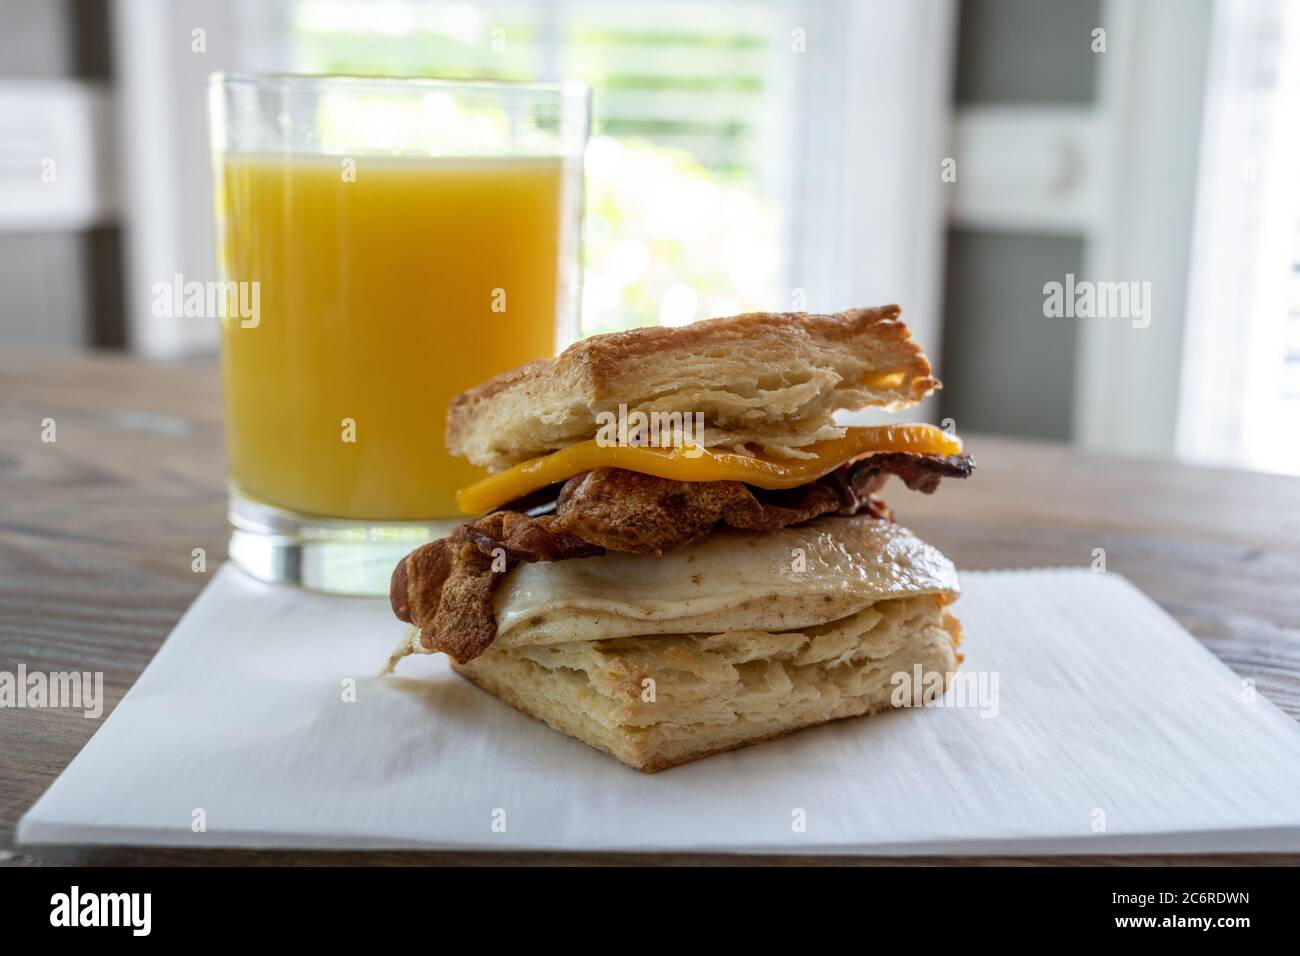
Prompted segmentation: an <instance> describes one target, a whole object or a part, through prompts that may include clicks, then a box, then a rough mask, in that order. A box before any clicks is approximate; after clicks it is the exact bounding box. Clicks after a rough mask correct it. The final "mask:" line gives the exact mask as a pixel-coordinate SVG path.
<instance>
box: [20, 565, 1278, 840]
mask: <svg viewBox="0 0 1300 956" xmlns="http://www.w3.org/2000/svg"><path fill="white" fill-rule="evenodd" d="M962 583H963V586H964V594H963V596H962V598H961V600H960V601H959V602H958V604H957V605H956V608H955V609H956V611H957V612H958V614H959V616H960V617H961V618H962V620H963V622H964V624H965V629H966V642H965V645H964V650H965V652H966V654H967V659H966V663H965V666H964V670H965V671H967V672H971V673H973V674H975V675H976V676H977V678H978V676H979V675H983V679H984V680H985V685H984V687H985V690H986V691H989V690H990V689H991V687H992V683H991V681H992V679H993V677H994V675H996V680H997V698H996V715H995V716H993V715H991V713H992V711H993V707H992V706H990V704H991V703H992V698H991V697H989V698H986V699H985V701H984V706H983V707H981V706H966V707H956V706H949V707H941V708H926V709H923V710H910V711H897V712H892V713H888V714H884V715H880V716H877V717H872V718H869V719H865V720H848V721H840V722H838V723H835V724H831V725H828V726H824V727H820V728H816V729H813V730H808V731H803V732H801V733H798V734H795V735H793V736H791V737H788V738H785V739H784V740H780V741H777V742H773V743H767V744H762V745H759V746H756V747H751V748H748V749H745V750H741V751H736V752H734V753H730V754H723V755H719V756H715V757H710V758H708V759H706V760H703V761H699V762H697V763H693V764H688V765H685V766H682V767H678V768H676V769H673V770H668V771H664V772H662V773H660V774H656V775H651V776H647V775H643V774H640V773H638V772H636V771H633V770H629V769H627V768H625V767H623V766H622V765H621V764H618V763H616V762H615V761H614V760H613V759H612V758H610V757H607V756H605V755H604V754H602V753H599V752H597V751H594V750H591V749H589V748H587V747H585V746H584V745H582V744H580V743H577V742H576V741H574V740H571V739H569V738H567V737H564V736H562V735H560V734H558V733H556V732H554V731H552V730H550V729H549V728H547V727H546V726H544V725H542V724H540V723H536V722H534V721H531V720H529V719H527V718H525V717H523V716H521V715H519V714H517V713H516V712H515V711H513V710H511V709H510V708H509V707H507V706H506V705H505V704H503V703H501V702H500V701H498V700H497V699H495V698H494V697H491V696H489V695H488V694H485V693H483V692H482V691H479V690H477V689H476V688H474V687H473V686H471V685H470V684H468V683H467V682H465V681H463V680H461V679H460V678H459V677H457V676H456V675H455V674H453V673H451V672H450V670H449V669H448V668H447V665H446V661H445V659H444V658H442V657H441V655H439V656H436V657H421V658H415V659H408V660H406V661H403V662H402V665H401V668H400V672H399V675H398V676H397V677H395V678H383V679H381V678H378V677H376V676H375V674H376V672H377V671H378V670H379V668H380V667H381V666H382V664H383V663H384V660H385V659H386V657H387V655H388V653H389V651H390V650H391V649H392V647H393V645H394V644H395V643H396V642H397V640H398V639H399V637H400V636H401V634H402V632H403V629H404V625H402V624H401V623H400V622H398V621H396V620H395V619H394V618H393V617H392V615H391V612H390V611H389V609H388V606H387V602H385V601H381V600H369V599H356V598H337V597H326V596H322V595H317V594H308V593H305V592H302V591H298V590H292V589H288V588H280V587H274V586H270V585H266V584H263V583H260V582H257V581H254V580H251V579H250V578H248V577H246V576H244V575H243V574H242V573H241V572H240V571H238V570H237V569H235V568H234V567H231V566H226V567H223V568H222V569H221V571H220V572H219V573H218V574H217V575H216V578H215V579H214V580H213V581H212V583H211V584H210V585H209V586H208V588H207V589H206V590H205V591H204V592H203V594H202V595H201V596H200V597H199V599H198V600H197V601H196V602H195V604H194V606H193V607H192V608H191V609H190V611H189V612H188V613H187V614H186V615H185V617H184V618H183V619H182V620H181V622H180V623H179V624H178V625H177V627H176V630H175V631H174V632H173V633H172V635H171V637H170V638H169V639H168V640H167V642H166V643H165V644H164V645H163V647H162V648H161V650H160V651H159V652H158V655H157V657H155V659H154V660H153V662H152V663H151V664H150V665H149V667H148V668H147V669H146V670H145V672H144V674H143V675H141V677H140V680H139V681H138V682H137V683H136V685H135V687H134V688H133V689H132V690H131V692H130V693H129V694H128V695H127V697H126V698H125V699H124V700H123V701H122V702H121V703H120V704H119V705H118V707H117V709H116V710H115V711H114V712H113V714H112V716H111V717H110V718H109V719H108V721H107V722H106V724H105V726H104V727H103V728H102V729H101V730H100V731H99V733H97V734H96V735H95V737H94V738H93V739H92V740H91V741H90V743H89V744H87V746H86V747H85V749H84V750H83V751H82V752H81V754H80V755H78V757H77V758H76V759H75V760H74V761H73V762H72V764H71V765H70V766H69V767H68V769H67V770H65V771H64V773H63V774H62V775H61V776H60V777H59V778H58V780H56V781H55V782H54V785H53V786H51V787H50V789H49V791H47V792H46V793H45V795H44V796H43V797H41V799H40V800H39V801H38V802H37V803H36V805H35V806H34V807H33V808H32V809H31V810H30V811H28V813H27V814H26V815H25V816H24V817H23V819H22V820H21V822H20V824H19V828H18V836H19V839H20V840H21V841H23V842H29V843H130V844H168V845H184V846H276V847H316V848H321V847H398V846H409V847H432V848H448V849H493V850H505V849H555V848H561V849H574V850H701V851H736V852H756V853H757V852H768V853H795V854H808V853H883V854H913V853H927V854H930V853H942V854H965V853H997V854H1032V853H1094V852H1096V853H1102V852H1105V853H1137V852H1162V851H1163V852H1176V851H1248V850H1255V851H1297V850H1300V728H1298V727H1297V725H1296V723H1295V722H1294V721H1292V720H1291V719H1290V718H1289V717H1287V716H1286V715H1285V714H1283V713H1282V712H1280V711H1279V710H1278V709H1277V708H1275V707H1274V706H1273V705H1272V704H1270V703H1269V702H1268V701H1266V700H1264V699H1263V698H1260V697H1258V696H1254V695H1252V694H1251V693H1250V691H1249V689H1248V688H1246V687H1244V686H1243V682H1242V681H1241V680H1240V679H1239V678H1238V677H1236V676H1235V675H1234V674H1233V673H1232V672H1231V671H1230V670H1228V668H1226V667H1225V666H1223V665H1222V664H1221V663H1219V662H1218V661H1217V660H1216V659H1215V658H1214V657H1213V656H1212V655H1211V654H1210V653H1209V652H1208V651H1206V650H1205V649H1204V648H1203V647H1202V646H1201V645H1200V644H1199V643H1198V642H1197V641H1196V640H1195V639H1194V638H1192V637H1191V636H1190V635H1188V634H1187V633H1186V632H1185V631H1183V630H1182V629H1181V628H1180V627H1179V626H1178V625H1177V624H1176V623H1175V622H1174V621H1173V620H1172V619H1170V618H1169V617H1168V616H1167V615H1165V614H1164V612H1163V611H1161V610H1160V609H1159V608H1158V607H1157V606H1156V605H1154V604H1153V603H1152V602H1151V601H1150V600H1148V599H1147V598H1146V597H1145V596H1144V595H1142V594H1141V593H1140V592H1139V591H1138V590H1137V589H1136V588H1134V587H1133V586H1132V585H1130V584H1129V583H1128V582H1127V581H1125V580H1124V579H1123V578H1121V577H1119V576H1117V575H1115V574H1094V573H1091V572H1088V571H1061V570H1053V571H1016V572H998V573H990V574H978V573H971V574H965V575H963V577H962ZM351 682H355V685H352V683H351ZM353 686H354V691H355V700H350V699H349V698H350V697H352V696H353V695H352V694H350V693H349V688H350V687H353ZM971 686H972V687H973V686H975V685H971ZM968 703H971V702H970V701H968ZM974 703H976V704H978V701H975V702H974ZM200 823H201V824H202V827H200ZM801 824H802V826H801ZM196 830H198V831H199V832H196Z"/></svg>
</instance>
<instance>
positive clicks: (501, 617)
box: [389, 306, 974, 771]
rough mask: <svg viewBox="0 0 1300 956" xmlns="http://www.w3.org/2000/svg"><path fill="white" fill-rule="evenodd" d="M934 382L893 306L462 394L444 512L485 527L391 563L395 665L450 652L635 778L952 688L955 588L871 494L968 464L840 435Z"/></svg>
mask: <svg viewBox="0 0 1300 956" xmlns="http://www.w3.org/2000/svg"><path fill="white" fill-rule="evenodd" d="M938 387H939V382H938V381H937V380H936V379H935V378H933V377H932V375H931V367H930V363H929V362H928V361H927V359H926V358H925V355H924V354H923V353H922V351H921V349H920V347H919V346H918V345H917V344H916V343H915V342H913V341H912V338H911V336H910V334H909V332H908V330H907V328H906V326H905V325H904V324H903V323H902V322H901V321H900V320H899V310H898V308H897V307H896V306H886V307H884V308H879V309H855V310H850V311H847V312H842V313H837V314H835V315H810V314H807V313H792V314H773V313H751V314H746V315H739V316H734V317H730V318H720V319H710V320H707V321H703V322H697V323H695V324H693V325H689V326H685V327H681V328H645V329H636V330H633V331H630V332H618V333H613V334H610V335H599V336H594V337H592V338H589V339H586V340H584V341H582V342H579V343H578V344H576V345H574V346H572V347H571V348H569V349H568V350H566V351H565V352H564V353H563V354H561V355H560V356H559V357H558V358H555V359H547V360H543V361H538V362H532V363H529V364H528V365H524V366H522V367H520V368H518V369H515V370H513V371H511V372H507V373H505V374H503V375H500V376H497V377H496V378H494V379H491V380H490V381H487V382H485V383H483V384H482V385H479V386H478V387H476V388H473V389H471V390H470V391H468V392H465V393H464V394H462V395H460V396H459V397H458V398H457V399H456V400H455V401H454V402H453V403H452V406H451V409H450V411H449V413H448V417H447V423H446V442H447V446H448V448H450V449H451V451H452V452H453V453H455V454H458V455H462V456H464V457H466V458H468V459H469V460H470V461H471V462H473V463H474V464H477V465H481V466H483V467H485V468H487V469H488V470H489V472H490V474H489V475H488V476H487V477H485V478H484V479H483V480H481V481H479V482H477V483H476V484H474V485H471V486H469V487H467V488H464V489H462V490H461V491H460V493H459V495H458V502H459V504H460V507H461V509H462V510H463V511H465V512H466V513H467V515H478V517H474V518H472V519H471V520H467V521H466V523H465V524H463V525H461V526H459V527H458V528H456V530H455V531H454V532H453V533H452V534H450V535H449V536H447V537H445V538H443V539H441V540H438V541H434V542H431V543H430V544H426V545H424V546H422V547H420V548H417V549H416V550H415V551H413V552H411V554H409V555H407V557H406V558H405V559H403V560H402V561H401V562H400V563H399V564H398V566H397V568H396V569H395V570H394V572H393V578H392V590H391V600H392V605H393V610H394V612H395V613H396V614H397V616H398V617H399V618H400V619H401V620H403V621H405V622H407V623H408V624H410V625H411V627H410V629H409V630H408V632H407V635H406V637H405V639H404V640H403V642H402V644H401V645H400V646H399V647H398V648H397V650H396V651H395V653H394V655H393V657H392V659H391V660H390V661H389V669H390V670H391V669H392V668H393V667H394V666H395V665H396V664H397V662H398V661H399V660H400V659H401V658H402V657H404V656H405V655H407V654H413V653H436V652H442V653H445V654H447V655H448V656H449V657H450V658H451V661H452V666H453V668H454V669H455V670H456V671H457V672H458V673H460V674H461V675H463V676H465V677H466V678H468V679H469V680H471V681H473V682H474V683H475V684H477V685H478V686H479V687H481V688H483V689H484V690H487V691H489V692H490V693H492V694H495V695H496V696H498V697H500V698H501V699H502V700H504V701H505V702H506V703H508V704H510V705H511V706H513V707H515V708H516V709H518V710H520V711H522V712H523V713H525V714H527V715H529V716H531V717H534V718H536V719H539V720H542V721H545V722H546V723H547V724H549V725H550V726H551V727H553V728H555V729H556V730H559V731H562V732H564V733H567V734H569V735H571V736H573V737H576V738H577V739H579V740H581V741H583V742H585V743H587V744H590V745H592V746H594V747H598V748H600V749H602V750H605V751H606V752H608V753H610V754H611V755H613V756H614V757H616V758H617V759H619V760H621V761H623V762H624V763H626V764H628V765H629V766H632V767H635V768H637V769H639V770H643V771H655V770H661V769H664V768H666V767H671V766H674V765H676V764H680V763H684V762H686V761H690V760H694V759H697V758H699V757H704V756H707V755H709V754H713V753H718V752H721V751H725V750H730V749H733V748H736V747H741V746H745V745H747V744H752V743H756V742H758V741H762V740H769V739H772V738H774V737H779V736H783V735H785V734H788V733H790V732H792V731H794V730H798V729H801V728H804V727H810V726H813V725H816V724H821V723H825V722H826V721H829V720H835V719H838V718H841V717H853V716H861V715H865V714H871V713H875V712H877V711H879V710H882V709H886V708H889V707H891V706H896V705H898V703H899V701H900V694H899V683H900V682H899V679H898V675H906V676H908V677H910V675H913V674H915V673H918V671H917V668H919V669H920V670H919V673H923V674H926V675H933V674H938V675H942V677H943V679H944V680H945V681H946V679H947V677H948V675H951V673H952V672H953V671H954V670H955V669H956V667H957V665H958V663H959V662H960V655H959V653H958V645H959V643H960V638H961V631H960V626H959V625H958V623H957V620H956V619H955V618H954V617H953V616H952V614H951V613H950V612H949V611H948V606H949V605H950V604H951V603H952V602H953V601H954V600H955V599H956V597H957V594H958V582H957V575H956V572H955V570H954V568H953V565H952V563H951V562H950V561H948V559H947V558H945V557H944V556H943V555H942V554H940V553H939V552H938V551H937V550H935V549H934V548H932V547H931V546H929V545H927V544H925V543H924V542H923V541H921V540H919V539H918V538H916V537H915V536H914V535H912V534H911V533H910V532H909V531H907V530H906V529H905V528H903V527H901V526H900V525H898V524H897V523H895V522H894V520H893V515H892V513H891V511H890V509H889V507H888V506H887V505H886V504H885V503H884V501H883V500H882V499H881V498H880V496H879V494H878V492H879V491H880V490H881V487H882V486H883V485H884V483H885V482H886V481H887V479H888V477H889V476H890V475H894V476H896V477H898V478H899V479H900V480H901V481H902V483H903V484H905V485H906V486H907V487H908V488H911V489H913V490H916V491H921V492H924V493H927V494H928V493H931V492H933V491H934V490H935V489H936V487H937V486H938V484H939V482H940V480H941V479H943V478H945V477H948V478H964V477H966V476H968V475H969V474H970V473H971V471H972V469H973V467H974V462H973V461H972V460H971V458H970V457H969V456H967V455H965V454H963V452H962V445H961V442H960V440H958V439H957V438H955V437H954V436H951V435H949V434H947V433H945V432H944V431H942V430H941V429H939V428H937V427H935V426H933V425H923V424H908V425H885V426H871V427H852V426H846V425H843V424H839V423H837V422H836V420H835V413H836V412H837V411H840V410H846V409H848V410H853V409H861V408H879V409H888V410H897V409H903V408H906V407H908V406H910V405H914V404H915V403H917V402H918V401H920V400H921V399H922V398H924V397H925V396H926V395H928V394H929V393H930V392H931V391H933V390H934V389H935V388H938ZM901 696H902V697H903V698H904V699H905V700H906V701H907V702H909V703H910V702H912V701H914V699H915V697H914V694H913V693H912V691H908V692H907V693H906V694H904V695H901Z"/></svg>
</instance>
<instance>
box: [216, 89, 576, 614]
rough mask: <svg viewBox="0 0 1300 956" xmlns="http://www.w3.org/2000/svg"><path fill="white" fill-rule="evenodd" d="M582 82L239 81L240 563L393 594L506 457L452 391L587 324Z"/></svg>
mask: <svg viewBox="0 0 1300 956" xmlns="http://www.w3.org/2000/svg"><path fill="white" fill-rule="evenodd" d="M588 104H589V95H588V92H587V90H586V88H585V87H583V86H581V85H578V84H499V83H460V82H447V81H440V80H425V79H383V78H362V77H315V76H292V75H268V76H246V75H230V74H225V75H223V74H217V75H215V76H213V78H212V82H211V87H210V90H209V105H210V113H211V128H212V150H213V173H214V183H215V199H216V224H217V258H218V266H219V271H220V274H221V289H222V292H223V294H224V302H225V307H224V308H223V309H222V313H223V315H222V319H221V323H222V327H221V352H222V377H223V385H224V392H225V415H226V448H227V457H228V474H229V487H230V509H229V518H230V523H231V526H232V529H233V530H232V535H231V542H230V555H231V558H232V559H233V560H234V561H235V562H236V563H238V564H239V565H240V566H242V567H243V568H244V569H245V570H247V571H249V572H250V573H252V574H253V575H254V576H256V577H259V578H262V579H264V580H270V581H283V582H292V583H297V584H301V585H303V586H306V587H309V588H312V589H315V590H322V591H330V592H336V593H351V594H382V593H387V588H388V578H389V575H390V573H391V571H392V568H393V566H394V565H395V564H396V562H397V561H398V560H399V559H400V558H401V556H402V555H403V554H405V553H406V552H407V551H409V550H410V549H411V548H412V547H414V546H415V545H416V544H419V543H420V542H423V541H426V540H429V539H431V538H433V537H436V536H439V535H441V534H443V533H445V532H446V531H447V530H448V528H449V527H451V526H452V525H454V524H455V523H456V522H457V519H458V517H461V518H462V519H463V516H459V515H458V512H457V509H456V504H455V491H456V489H457V488H459V487H462V486H464V485H467V484H470V483H471V482H473V481H475V480H476V479H477V478H479V477H481V476H482V472H481V471H479V470H478V469H476V468H475V467H473V466H471V465H469V464H468V463H466V462H465V461H463V460H461V459H457V458H452V457H451V456H450V455H449V454H448V453H447V450H446V448H445V447H444V445H443V423H444V420H445V418H446V413H447V406H448V403H449V402H450V400H451V398H452V397H453V396H454V395H456V394H457V393H458V392H461V391H463V390H465V389H467V388H469V387H471V386H473V385H476V384H478V383H479V382H481V381H483V380H484V379H486V378H489V377H491V376H492V375H495V374H497V373H499V372H503V371H505V370H507V369H509V368H513V367H515V366H517V365H520V364H522V363H524V362H527V361H530V360H532V359H538V358H544V357H546V356H550V355H553V354H555V351H556V349H557V348H559V347H561V346H562V345H564V344H565V343H567V342H568V341H571V340H572V339H573V338H576V333H577V301H578V282H579V266H578V247H579V242H578V230H579V217H580V209H581V193H582V154H583V149H584V147H585V144H586V137H587V129H588V114H589V108H588Z"/></svg>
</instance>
